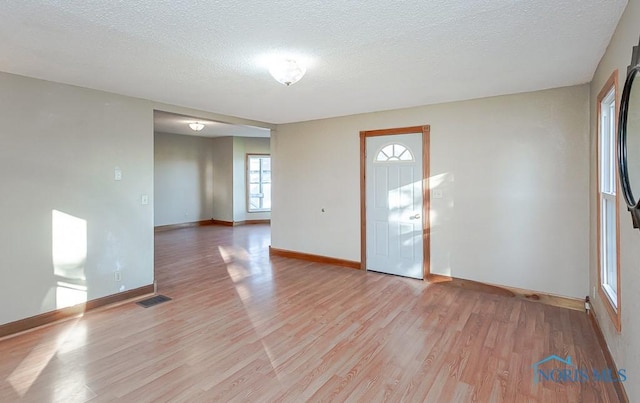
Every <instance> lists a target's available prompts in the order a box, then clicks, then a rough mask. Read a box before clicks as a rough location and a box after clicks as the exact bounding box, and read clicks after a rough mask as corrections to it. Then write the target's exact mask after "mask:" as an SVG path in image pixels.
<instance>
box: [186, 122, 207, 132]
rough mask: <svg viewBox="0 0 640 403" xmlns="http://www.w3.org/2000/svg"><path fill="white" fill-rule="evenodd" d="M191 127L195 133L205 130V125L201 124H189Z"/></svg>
mask: <svg viewBox="0 0 640 403" xmlns="http://www.w3.org/2000/svg"><path fill="white" fill-rule="evenodd" d="M189 127H190V128H191V130H193V131H194V132H199V131H200V130H202V129H204V125H203V124H202V123H200V122H194V123H189Z"/></svg>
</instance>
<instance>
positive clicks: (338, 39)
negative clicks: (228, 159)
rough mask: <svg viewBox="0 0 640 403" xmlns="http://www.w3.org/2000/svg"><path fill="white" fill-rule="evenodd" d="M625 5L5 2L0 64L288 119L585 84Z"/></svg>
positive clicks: (539, 1)
mask: <svg viewBox="0 0 640 403" xmlns="http://www.w3.org/2000/svg"><path fill="white" fill-rule="evenodd" d="M626 3H627V1H626V0H582V1H577V0H529V1H524V0H520V1H518V0H429V1H425V0H423V1H400V0H368V1H353V0H342V1H330V0H312V1H310V0H307V1H304V0H279V1H275V0H274V1H238V0H236V1H229V0H217V1H214V0H211V1H200V2H194V1H192V0H172V1H158V0H136V1H108V0H103V1H99V0H58V1H52V0H50V1H35V0H6V1H3V2H2V6H1V7H0V70H1V71H6V72H10V73H16V74H21V75H25V76H30V77H37V78H43V79H47V80H52V81H58V82H63V83H69V84H75V85H79V86H83V87H89V88H95V89H100V90H106V91H111V92H116V93H120V94H125V95H130V96H135V97H141V98H146V99H151V100H155V101H159V102H164V103H169V104H175V105H180V106H187V107H191V108H197V109H202V110H206V111H212V112H216V113H221V114H227V115H232V116H238V117H243V118H249V119H254V120H259V121H264V122H269V123H285V122H294V121H303V120H310V119H317V118H324V117H333V116H341V115H349V114H354V113H361V112H371V111H379V110H387V109H395V108H403V107H409V106H417V105H424V104H432V103H441V102H447V101H454V100H463V99H472V98H479V97H486V96H493V95H500V94H508V93H517V92H524V91H532V90H539V89H545V88H553V87H560V86H567V85H574V84H581V83H585V82H589V81H590V80H591V78H592V76H593V72H594V71H595V68H596V66H597V64H598V62H599V60H600V58H601V56H602V54H603V53H604V51H605V48H606V46H607V44H608V43H609V40H610V38H611V35H612V33H613V30H614V29H615V26H616V24H617V22H618V20H619V18H620V15H621V14H622V11H623V10H624V7H625V5H626ZM278 54H280V55H292V56H295V57H297V58H298V59H301V60H303V61H305V62H306V63H307V65H308V68H307V74H306V76H305V77H304V78H303V79H302V80H301V81H300V82H299V83H297V84H295V85H293V86H291V87H285V86H283V85H281V84H279V83H277V82H276V81H275V80H273V79H272V78H271V76H270V75H269V73H268V70H267V67H266V65H265V62H266V61H267V60H268V59H269V58H270V57H273V56H274V55H278Z"/></svg>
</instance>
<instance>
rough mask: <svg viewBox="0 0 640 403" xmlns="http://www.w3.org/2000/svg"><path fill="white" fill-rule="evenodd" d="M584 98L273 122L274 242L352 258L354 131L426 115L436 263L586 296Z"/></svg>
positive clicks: (356, 244) (557, 95)
mask: <svg viewBox="0 0 640 403" xmlns="http://www.w3.org/2000/svg"><path fill="white" fill-rule="evenodd" d="M588 105H589V87H588V86H587V85H582V86H575V87H568V88H560V89H554V90H547V91H540V92H533V93H525V94H517V95H510V96H501V97H494V98H487V99H479V100H472V101H467V102H457V103H450V104H441V105H433V106H424V107H418V108H410V109H402V110H395V111H385V112H379V113H370V114H363V115H355V116H347V117H341V118H334V119H325V120H318V121H310V122H303V123H295V124H286V125H279V126H278V127H277V131H276V132H275V133H273V132H272V137H271V145H272V146H271V150H272V158H273V171H274V174H273V178H274V179H273V180H274V201H273V210H272V225H271V230H272V246H273V247H276V248H281V249H288V250H294V251H300V252H306V253H312V254H318V255H324V256H331V257H336V258H341V259H348V260H355V261H359V260H360V210H359V209H360V202H359V199H360V182H359V178H360V176H359V175H360V167H359V131H361V130H373V129H384V128H393V127H404V126H416V125H424V124H428V125H431V163H430V167H431V179H432V188H438V189H441V190H442V191H443V195H444V197H443V198H442V199H432V212H431V216H432V234H431V235H432V237H431V251H432V252H431V253H432V255H431V262H432V267H431V270H432V272H433V273H439V274H446V275H452V276H454V277H459V278H465V279H472V280H478V281H483V282H489V283H495V284H503V285H509V286H514V287H521V288H526V289H531V290H536V291H543V292H548V293H553V294H559V295H564V296H571V297H577V298H584V296H585V295H586V294H587V292H588V281H589V280H588V272H587V267H588V266H589V259H588V256H589V235H588V234H589V222H588V220H586V219H585V217H588V215H589V177H588V174H587V172H588V171H589V124H588V122H589V109H588ZM322 208H324V209H325V211H326V212H325V213H322V212H321V209H322Z"/></svg>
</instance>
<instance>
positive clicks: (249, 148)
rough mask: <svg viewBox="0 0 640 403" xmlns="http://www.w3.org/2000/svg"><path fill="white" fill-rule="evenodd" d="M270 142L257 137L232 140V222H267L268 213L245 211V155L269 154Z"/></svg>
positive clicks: (269, 215)
mask: <svg viewBox="0 0 640 403" xmlns="http://www.w3.org/2000/svg"><path fill="white" fill-rule="evenodd" d="M269 142H270V140H269V139H268V138H257V137H234V138H233V220H234V221H236V222H238V221H247V220H268V219H270V218H271V213H270V212H260V213H250V212H248V211H247V166H246V159H247V154H269V153H270V152H271V151H270V146H269Z"/></svg>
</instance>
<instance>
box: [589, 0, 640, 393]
mask: <svg viewBox="0 0 640 403" xmlns="http://www.w3.org/2000/svg"><path fill="white" fill-rule="evenodd" d="M639 36H640V3H638V2H637V1H630V2H629V4H628V5H627V9H626V10H625V12H624V14H623V15H622V18H621V19H620V22H619V23H618V27H617V29H616V31H615V33H614V35H613V38H612V39H611V43H610V44H609V47H608V48H607V51H606V53H605V55H604V56H603V58H602V60H601V61H600V65H599V66H598V69H597V70H596V73H595V75H594V78H593V81H592V83H591V104H590V110H591V158H590V161H591V193H590V201H591V202H592V203H591V211H590V215H589V217H591V232H590V234H591V236H590V241H591V248H590V251H591V254H590V262H591V265H590V267H591V270H590V274H591V277H590V279H591V289H592V290H593V287H597V286H598V278H597V262H598V257H597V243H596V239H597V225H596V217H597V212H596V200H597V186H596V179H597V176H596V173H597V171H596V170H597V163H596V143H595V141H596V99H597V95H598V93H599V92H600V90H601V89H602V87H603V86H604V84H605V82H606V80H607V79H608V78H609V76H610V75H611V73H613V71H614V70H615V69H618V82H619V88H618V101H619V100H620V95H621V94H622V88H623V86H624V81H625V77H626V71H627V66H628V65H629V63H630V62H631V50H632V48H633V46H634V45H637V44H638V37H639ZM636 81H637V80H636ZM618 189H619V192H620V188H619V187H618ZM619 209H620V240H619V241H620V287H621V290H620V293H621V298H622V302H621V307H622V310H621V315H622V320H621V323H622V331H621V333H617V331H616V329H615V327H614V325H613V323H612V321H611V320H610V318H609V316H608V314H607V312H606V311H605V309H604V306H603V305H602V301H600V299H599V296H598V295H597V294H596V295H593V294H592V297H593V305H594V309H595V311H596V314H597V317H598V321H599V323H600V327H601V328H602V331H603V333H604V336H605V339H606V340H607V344H608V345H609V349H610V351H611V354H612V355H613V358H614V360H615V361H616V364H617V366H618V368H625V369H626V370H627V374H636V375H637V374H640V321H639V320H638V315H637V312H638V311H639V310H640V299H638V295H639V294H640V270H639V268H640V231H638V230H637V229H633V225H632V223H631V216H630V215H629V213H628V212H627V208H626V204H625V202H624V197H622V193H620V204H619ZM624 387H625V389H626V391H627V394H628V396H629V399H630V401H632V402H637V401H640V383H638V382H635V381H633V380H631V381H630V382H625V384H624Z"/></svg>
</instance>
